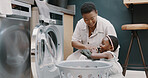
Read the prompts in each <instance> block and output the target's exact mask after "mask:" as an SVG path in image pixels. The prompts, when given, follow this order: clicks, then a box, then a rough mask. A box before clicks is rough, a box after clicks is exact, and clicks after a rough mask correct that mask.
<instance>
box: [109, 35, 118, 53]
mask: <svg viewBox="0 0 148 78" xmlns="http://www.w3.org/2000/svg"><path fill="white" fill-rule="evenodd" d="M108 36H109V37H110V39H111V40H112V43H113V46H114V50H113V51H115V50H116V49H117V48H118V45H119V42H118V38H117V37H115V36H113V35H108ZM109 43H110V44H111V42H110V40H109Z"/></svg>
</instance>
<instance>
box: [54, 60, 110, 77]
mask: <svg viewBox="0 0 148 78" xmlns="http://www.w3.org/2000/svg"><path fill="white" fill-rule="evenodd" d="M56 66H57V67H58V68H59V70H60V75H61V78H108V73H107V70H108V69H109V68H111V67H112V65H111V64H109V63H108V62H104V61H90V60H83V61H80V60H72V61H62V62H60V63H58V64H57V65H56Z"/></svg>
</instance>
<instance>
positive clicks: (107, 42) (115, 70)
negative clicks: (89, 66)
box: [81, 35, 123, 78]
mask: <svg viewBox="0 0 148 78" xmlns="http://www.w3.org/2000/svg"><path fill="white" fill-rule="evenodd" d="M117 47H118V39H117V38H116V37H115V36H112V35H107V36H106V37H104V38H103V40H102V43H101V44H100V49H99V51H98V52H90V51H89V50H82V52H81V53H82V54H83V55H85V56H86V57H87V58H89V59H93V60H96V59H100V60H103V61H107V62H110V63H111V64H112V65H113V67H111V68H110V69H109V70H108V73H109V78H123V75H122V67H121V65H120V63H119V62H118V59H117V57H116V55H115V53H114V51H115V50H116V49H117Z"/></svg>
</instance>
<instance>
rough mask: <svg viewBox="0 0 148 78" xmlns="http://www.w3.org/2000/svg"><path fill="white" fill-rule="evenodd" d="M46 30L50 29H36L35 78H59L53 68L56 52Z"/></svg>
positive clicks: (56, 69) (57, 71)
mask: <svg viewBox="0 0 148 78" xmlns="http://www.w3.org/2000/svg"><path fill="white" fill-rule="evenodd" d="M47 30H48V31H50V27H44V26H39V27H38V28H36V31H35V32H36V33H37V34H36V39H34V40H36V46H35V66H36V71H37V78H60V75H59V70H58V68H57V67H56V66H55V64H56V62H57V58H58V56H57V50H56V46H55V42H54V41H53V39H52V36H51V35H48V33H47ZM51 30H52V29H51ZM33 34H34V31H33Z"/></svg>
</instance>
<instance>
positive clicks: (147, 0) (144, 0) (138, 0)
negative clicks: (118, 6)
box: [123, 0, 148, 8]
mask: <svg viewBox="0 0 148 78" xmlns="http://www.w3.org/2000/svg"><path fill="white" fill-rule="evenodd" d="M123 3H124V4H125V6H126V7H127V8H129V5H130V4H148V0H124V1H123Z"/></svg>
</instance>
